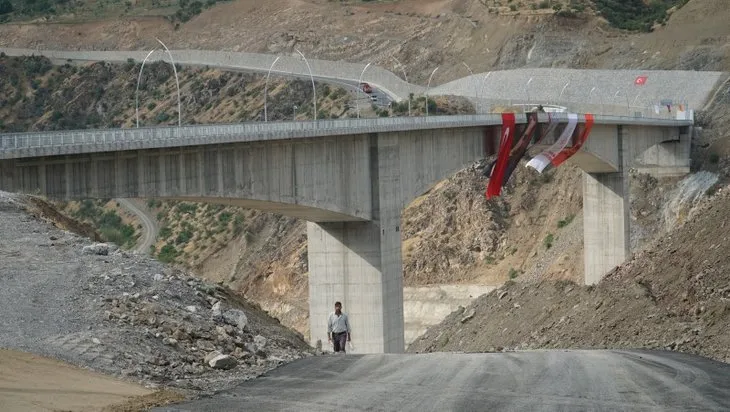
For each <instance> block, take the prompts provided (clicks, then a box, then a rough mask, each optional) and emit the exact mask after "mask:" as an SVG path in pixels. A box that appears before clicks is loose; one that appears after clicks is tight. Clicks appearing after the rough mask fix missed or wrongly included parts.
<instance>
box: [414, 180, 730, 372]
mask: <svg viewBox="0 0 730 412" xmlns="http://www.w3.org/2000/svg"><path fill="white" fill-rule="evenodd" d="M728 189H730V188H729V187H727V186H725V187H723V188H722V189H721V190H720V191H719V192H718V194H717V195H716V196H715V197H714V198H711V199H708V200H706V201H705V203H704V204H703V205H702V206H701V207H699V208H697V209H696V210H695V211H694V212H693V213H692V216H691V218H690V219H689V221H687V222H686V223H685V224H683V225H681V226H680V227H679V228H677V229H675V230H673V231H672V232H671V233H669V234H668V235H667V236H663V237H661V238H659V239H658V240H657V241H655V242H653V243H652V244H651V245H650V246H649V247H647V248H646V250H644V251H642V252H640V253H638V254H637V255H635V256H634V257H633V258H632V259H631V260H630V261H628V262H627V263H625V264H624V265H621V266H620V267H618V268H617V269H616V270H614V271H613V272H611V273H610V274H609V275H608V276H607V277H606V278H605V279H604V280H603V281H602V282H601V283H599V284H598V285H597V286H595V287H593V286H592V287H585V286H580V285H576V284H574V283H571V282H564V281H561V282H548V281H543V282H538V283H515V282H509V283H507V284H505V285H504V286H503V287H502V288H500V289H497V290H495V291H493V292H491V293H489V294H488V295H484V296H482V297H480V298H479V299H477V300H476V301H475V302H474V303H473V304H472V305H470V306H468V307H467V308H465V309H463V308H462V310H459V311H457V312H454V313H452V314H451V315H450V316H449V317H448V318H447V319H445V320H444V321H443V322H442V323H441V324H440V325H437V326H435V327H433V328H431V329H429V330H428V332H427V333H426V334H425V335H423V336H422V337H421V338H419V339H418V340H416V341H415V342H414V343H413V344H412V345H411V346H410V348H409V351H412V352H431V351H476V352H483V351H501V350H511V349H530V348H651V349H670V350H679V351H683V352H689V353H695V354H700V355H704V356H708V357H710V358H713V359H717V360H720V361H725V362H730V334H728V333H727V327H728V324H730V287H728V285H730V282H729V280H730V279H729V277H728V273H730V272H729V271H730V268H729V265H730V258H729V256H730V255H728V253H727V247H728V242H729V241H728V237H727V230H726V227H725V226H727V224H729V223H728V222H730V207H728V206H730V190H728Z"/></svg>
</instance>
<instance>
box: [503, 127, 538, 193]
mask: <svg viewBox="0 0 730 412" xmlns="http://www.w3.org/2000/svg"><path fill="white" fill-rule="evenodd" d="M536 126H537V113H533V114H531V115H530V120H529V122H528V123H527V128H526V129H525V132H524V133H522V137H520V140H519V141H517V145H515V147H514V148H513V149H512V150H511V151H510V154H509V160H508V161H507V169H506V170H505V173H504V178H503V179H502V186H504V185H506V184H507V181H508V180H509V177H510V176H512V172H514V171H515V168H516V167H517V164H518V163H519V162H520V159H521V158H522V156H524V155H525V152H526V151H527V146H528V145H529V144H530V140H532V133H533V132H534V131H535V127H536Z"/></svg>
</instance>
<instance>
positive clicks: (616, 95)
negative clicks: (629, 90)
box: [611, 89, 631, 115]
mask: <svg viewBox="0 0 730 412" xmlns="http://www.w3.org/2000/svg"><path fill="white" fill-rule="evenodd" d="M619 93H621V89H618V90H616V94H614V95H613V100H611V103H615V102H616V97H618V95H619ZM630 110H631V109H630V108H629V95H628V94H627V95H626V114H627V115H628V114H629V112H630Z"/></svg>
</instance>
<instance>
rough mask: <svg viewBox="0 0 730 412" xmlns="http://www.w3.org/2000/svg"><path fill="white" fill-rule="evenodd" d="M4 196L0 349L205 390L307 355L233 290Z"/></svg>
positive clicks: (294, 337) (298, 340) (0, 198)
mask: <svg viewBox="0 0 730 412" xmlns="http://www.w3.org/2000/svg"><path fill="white" fill-rule="evenodd" d="M32 207H33V203H30V202H27V201H25V200H24V199H23V198H20V197H16V196H13V195H8V194H4V193H2V192H0V239H2V240H1V241H0V261H2V267H0V312H1V313H2V314H3V317H2V320H0V348H8V349H16V350H22V351H26V352H31V353H37V354H41V355H45V356H50V357H54V358H58V359H61V360H64V361H67V362H70V363H71V364H75V365H78V366H84V367H88V368H90V369H93V370H96V371H99V372H104V373H107V374H110V375H113V376H118V377H125V378H126V379H127V380H132V381H137V382H140V383H143V384H145V385H147V386H151V387H157V386H165V387H170V388H175V389H179V390H180V391H182V392H183V393H187V394H199V393H209V392H211V391H216V390H219V389H222V388H225V387H228V386H232V385H234V384H236V383H238V382H241V381H243V380H246V379H250V378H253V377H255V376H258V375H259V374H261V373H263V372H266V371H268V370H270V369H273V368H275V367H277V366H279V365H281V364H283V363H286V362H289V361H292V360H294V359H299V358H302V357H305V356H309V355H311V354H312V350H311V348H310V347H309V346H308V345H307V343H306V342H304V340H303V339H302V337H301V335H300V334H297V333H295V332H293V331H291V330H289V329H287V328H286V327H284V326H282V325H281V324H280V323H279V322H278V320H276V319H273V318H271V317H270V316H268V314H266V313H265V312H263V311H262V310H261V309H259V308H258V307H257V306H254V305H252V304H250V303H248V302H246V301H244V300H243V299H241V298H240V297H238V296H235V295H234V294H233V293H230V291H229V290H227V289H225V288H223V287H221V286H219V285H216V284H210V283H206V282H204V281H201V280H199V279H198V278H196V277H194V276H191V275H188V274H187V273H184V272H182V271H180V270H177V269H174V268H171V267H166V266H164V265H163V264H161V263H160V262H158V261H156V260H153V259H150V258H148V257H145V256H142V255H137V254H133V253H128V252H124V251H120V250H117V249H116V248H115V247H114V246H113V245H111V244H110V245H107V244H98V243H96V244H94V243H92V242H91V241H90V240H88V239H86V238H83V237H80V236H78V235H75V234H72V233H70V232H66V231H63V230H60V229H57V228H55V227H53V226H52V225H51V224H49V223H47V222H44V221H41V220H39V219H38V218H35V217H33V216H29V215H28V214H27V213H26V211H25V210H24V209H25V208H30V209H31V212H32V211H33V210H32Z"/></svg>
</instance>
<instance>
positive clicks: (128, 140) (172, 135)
mask: <svg viewBox="0 0 730 412" xmlns="http://www.w3.org/2000/svg"><path fill="white" fill-rule="evenodd" d="M551 116H552V117H556V116H557V117H558V118H559V119H561V120H565V121H567V113H552V114H551ZM517 117H518V118H517V123H525V122H526V116H517ZM581 117H582V116H581ZM539 119H540V121H541V122H547V121H548V117H547V114H540V116H539ZM581 120H582V119H581ZM595 122H596V123H598V124H635V125H653V126H683V125H691V124H692V121H691V120H677V119H651V118H641V117H638V118H636V117H629V116H602V115H598V116H596V117H595ZM499 124H502V116H501V114H497V113H494V114H484V115H456V116H429V117H397V118H395V117H391V118H378V119H336V120H329V119H328V120H316V121H297V122H266V123H262V122H250V123H236V124H215V125H190V126H181V127H177V126H160V127H141V128H134V129H114V130H112V129H103V130H73V131H61V132H28V133H11V134H4V135H0V159H12V158H23V157H36V156H54V155H60V154H75V153H92V152H103V151H113V150H135V149H149V148H159V147H171V146H190V145H201V144H217V143H230V142H255V141H268V140H286V139H295V138H307V137H327V136H340V135H352V134H367V133H379V132H393V131H412V130H429V129H444V128H457V127H478V126H489V125H499Z"/></svg>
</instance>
